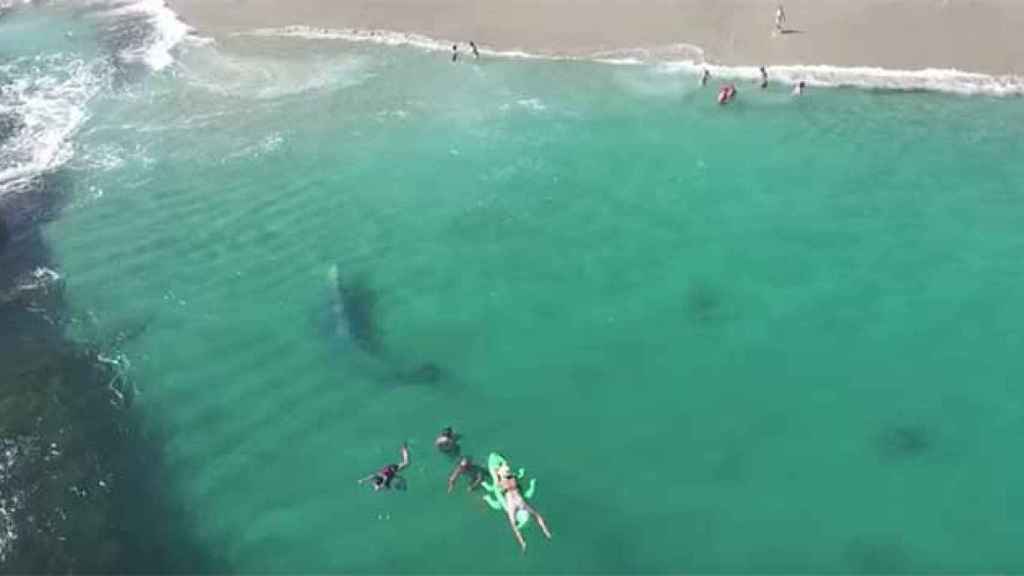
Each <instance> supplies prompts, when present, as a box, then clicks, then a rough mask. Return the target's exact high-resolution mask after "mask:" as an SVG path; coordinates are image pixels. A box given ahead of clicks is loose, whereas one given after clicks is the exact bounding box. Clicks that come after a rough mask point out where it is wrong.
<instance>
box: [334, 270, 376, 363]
mask: <svg viewBox="0 0 1024 576" xmlns="http://www.w3.org/2000/svg"><path fill="white" fill-rule="evenodd" d="M334 289H335V290H336V291H337V294H336V295H335V296H336V298H337V300H336V301H335V309H334V315H335V318H334V321H335V322H337V323H339V324H343V326H342V325H339V326H338V327H337V329H339V330H341V329H344V330H345V331H346V332H347V333H348V336H349V337H351V338H352V340H353V341H354V342H355V343H356V345H357V346H359V347H360V348H362V349H363V350H364V351H365V352H367V353H368V354H372V355H374V356H376V355H379V354H380V353H381V344H380V333H379V326H378V322H377V301H378V295H377V291H376V290H374V289H373V288H371V287H370V284H369V282H367V281H366V278H364V277H362V276H348V277H342V276H341V275H340V273H339V275H338V277H337V280H336V286H335V287H334ZM338 304H340V306H338Z"/></svg>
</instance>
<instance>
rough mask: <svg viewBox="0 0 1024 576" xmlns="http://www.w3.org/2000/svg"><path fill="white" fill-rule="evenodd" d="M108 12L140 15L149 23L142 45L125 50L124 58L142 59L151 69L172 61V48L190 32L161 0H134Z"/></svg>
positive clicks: (110, 14)
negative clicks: (147, 32)
mask: <svg viewBox="0 0 1024 576" xmlns="http://www.w3.org/2000/svg"><path fill="white" fill-rule="evenodd" d="M107 14H108V15H109V16H114V17H119V16H142V17H144V18H145V19H146V21H147V22H148V23H149V24H150V25H151V26H152V27H153V32H152V34H151V35H150V37H149V38H148V42H146V43H145V44H144V45H143V46H139V47H135V48H131V49H128V50H125V51H124V52H123V53H122V54H121V57H122V58H124V59H125V60H127V61H134V62H143V63H145V64H146V65H147V66H149V67H150V68H152V69H153V70H163V69H164V68H167V67H168V66H170V65H171V64H172V63H174V56H173V54H172V51H173V50H174V48H175V47H176V46H177V45H178V44H180V43H181V42H182V40H184V39H185V38H186V37H187V36H188V35H189V32H191V28H189V26H188V25H187V24H185V23H184V22H182V21H181V19H180V18H178V15H177V14H176V13H175V12H174V11H173V10H171V9H170V8H168V7H167V5H166V4H165V3H164V2H163V0H135V1H132V2H128V3H125V4H121V5H118V6H117V7H115V8H114V9H113V10H111V11H109V12H108V13H107Z"/></svg>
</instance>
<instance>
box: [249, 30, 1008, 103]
mask: <svg viewBox="0 0 1024 576" xmlns="http://www.w3.org/2000/svg"><path fill="white" fill-rule="evenodd" d="M236 34H237V35H244V36H272V37H291V38H305V39H310V40H344V41H348V42H368V43H374V44H381V45H386V46H411V47H414V48H420V49H423V50H428V51H432V52H438V51H449V50H451V47H452V45H453V44H455V42H452V41H451V40H442V39H436V38H430V37H428V36H424V35H421V34H412V33H403V32H394V31H390V30H373V29H357V28H348V29H334V28H315V27H310V26H285V27H280V28H260V29H255V30H248V31H243V32H238V33H236ZM458 44H459V47H460V49H462V50H463V51H464V50H465V48H466V45H465V44H464V43H458ZM480 53H481V54H483V55H485V56H490V57H499V58H527V59H545V60H589V61H595V62H600V63H605V64H614V65H626V66H654V67H655V68H656V70H658V71H660V72H663V73H668V74H671V73H685V74H692V75H697V74H699V73H700V71H701V69H702V68H707V69H708V70H709V71H710V72H711V73H712V75H714V76H715V77H717V78H724V79H750V80H755V79H758V78H760V73H759V71H758V68H757V67H756V66H723V65H717V64H712V63H709V62H707V61H706V58H705V55H704V51H703V50H702V49H701V48H700V47H698V46H693V45H690V44H671V45H667V46H659V47H645V48H631V49H623V50H614V51H604V52H596V53H594V54H591V55H589V56H586V57H575V56H562V55H545V54H534V53H529V52H524V51H520V50H497V49H493V48H490V47H486V46H483V45H481V46H480ZM769 74H770V75H771V79H772V81H774V82H780V81H781V82H785V83H796V82H799V81H801V80H803V81H804V82H806V83H807V84H808V85H809V86H821V87H840V86H846V87H856V88H864V89H881V90H905V91H911V90H928V91H936V92H948V93H955V94H968V95H971V94H981V95H988V96H1022V95H1024V77H1021V76H1014V75H1003V76H993V75H989V74H979V73H974V72H964V71H961V70H955V69H935V68H927V69H921V70H896V69H889V68H873V67H842V66H828V65H787V66H771V67H770V70H769Z"/></svg>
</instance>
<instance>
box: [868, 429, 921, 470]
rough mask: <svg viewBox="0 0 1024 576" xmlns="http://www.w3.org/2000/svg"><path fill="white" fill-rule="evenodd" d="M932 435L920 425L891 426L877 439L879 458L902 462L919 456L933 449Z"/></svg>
mask: <svg viewBox="0 0 1024 576" xmlns="http://www.w3.org/2000/svg"><path fill="white" fill-rule="evenodd" d="M932 444H933V440H932V436H931V434H930V433H929V432H928V430H926V429H924V428H921V427H918V426H891V427H888V428H886V429H884V430H882V432H881V433H880V434H879V435H878V437H877V438H876V439H875V449H876V450H877V452H878V456H879V458H881V459H882V460H883V461H886V462H901V461H905V460H910V459H913V458H919V457H921V456H923V455H924V454H925V453H927V452H928V451H929V450H931V448H932Z"/></svg>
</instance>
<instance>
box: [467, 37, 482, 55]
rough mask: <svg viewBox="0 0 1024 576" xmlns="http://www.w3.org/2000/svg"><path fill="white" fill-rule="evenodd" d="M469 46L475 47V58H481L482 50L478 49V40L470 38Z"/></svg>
mask: <svg viewBox="0 0 1024 576" xmlns="http://www.w3.org/2000/svg"><path fill="white" fill-rule="evenodd" d="M469 47H470V48H472V49H473V58H479V57H480V51H479V50H477V48H476V42H473V41H472V40H470V41H469Z"/></svg>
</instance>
